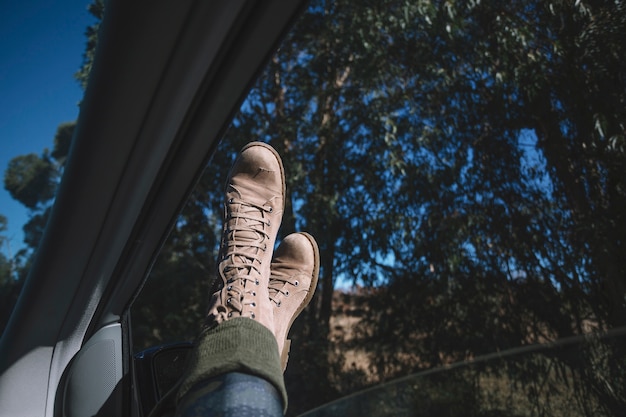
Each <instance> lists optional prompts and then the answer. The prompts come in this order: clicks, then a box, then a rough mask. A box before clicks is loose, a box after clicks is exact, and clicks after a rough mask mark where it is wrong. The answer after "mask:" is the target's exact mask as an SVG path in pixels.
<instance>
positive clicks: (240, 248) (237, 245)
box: [218, 198, 272, 318]
mask: <svg viewBox="0 0 626 417" xmlns="http://www.w3.org/2000/svg"><path fill="white" fill-rule="evenodd" d="M271 212H272V207H270V206H263V205H258V204H254V203H251V202H248V201H243V200H241V199H237V198H230V199H229V200H228V202H227V216H226V222H225V230H224V237H225V242H227V244H226V245H223V254H222V256H221V261H220V264H219V266H218V268H219V272H220V275H221V276H222V277H223V278H224V282H225V287H226V288H225V289H226V294H227V296H226V297H227V298H226V304H227V305H228V307H230V309H231V311H229V312H228V317H231V316H232V314H233V311H236V312H238V313H240V314H243V311H244V309H245V308H246V306H250V307H256V301H255V298H254V297H255V296H256V288H255V287H256V286H258V285H259V284H260V280H259V278H260V276H261V269H260V268H261V259H260V257H261V255H262V253H263V252H265V251H266V250H267V241H268V239H269V235H268V232H267V227H269V226H270V220H269V218H267V216H266V213H271ZM250 316H251V317H252V318H254V312H253V311H252V312H250Z"/></svg>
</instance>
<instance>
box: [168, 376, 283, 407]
mask: <svg viewBox="0 0 626 417" xmlns="http://www.w3.org/2000/svg"><path fill="white" fill-rule="evenodd" d="M176 417H283V405H282V401H281V397H280V395H279V393H278V391H277V390H276V388H274V385H272V384H271V383H269V382H268V381H266V380H265V379H263V378H260V377H258V376H254V375H249V374H244V373H240V372H228V373H225V374H222V375H218V376H216V377H213V378H210V379H208V380H205V381H202V382H200V383H198V384H196V385H195V386H194V387H193V388H192V389H191V390H190V391H189V392H188V393H187V394H185V396H184V397H183V398H181V401H180V402H179V405H178V407H177V409H176Z"/></svg>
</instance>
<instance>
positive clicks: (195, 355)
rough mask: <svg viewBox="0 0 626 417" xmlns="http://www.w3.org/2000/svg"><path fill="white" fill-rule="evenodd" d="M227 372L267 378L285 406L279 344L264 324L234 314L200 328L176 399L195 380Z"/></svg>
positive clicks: (285, 391) (194, 383)
mask: <svg viewBox="0 0 626 417" xmlns="http://www.w3.org/2000/svg"><path fill="white" fill-rule="evenodd" d="M227 372H243V373H247V374H251V375H256V376H259V377H261V378H263V379H265V380H267V381H269V382H270V383H272V385H274V386H275V387H276V389H277V390H278V392H279V393H280V395H281V397H282V399H283V405H284V409H285V410H286V409H287V390H286V388H285V380H284V378H283V370H282V366H281V362H280V355H279V354H278V344H277V343H276V338H275V337H274V334H273V333H272V332H271V331H270V330H269V329H268V328H267V327H265V326H263V325H262V324H260V323H258V322H256V321H254V320H252V319H248V318H235V319H232V320H227V321H224V322H222V323H220V324H218V325H217V326H215V327H212V328H210V329H207V330H205V331H204V332H202V333H201V334H200V336H199V337H198V339H197V340H196V343H195V346H194V349H193V350H192V352H191V354H190V355H189V359H188V362H187V371H186V372H185V375H184V376H183V379H182V382H181V385H180V388H179V390H178V393H177V395H176V400H177V402H178V401H180V399H181V398H182V397H183V396H184V395H185V394H186V393H187V392H188V391H189V390H190V388H192V387H193V386H194V385H196V384H197V383H198V382H201V381H203V380H206V379H209V378H211V377H214V376H217V375H221V374H225V373H227Z"/></svg>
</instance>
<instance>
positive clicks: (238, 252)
mask: <svg viewBox="0 0 626 417" xmlns="http://www.w3.org/2000/svg"><path fill="white" fill-rule="evenodd" d="M284 184H285V180H284V173H283V167H282V162H281V161H280V158H279V157H278V154H277V153H276V152H275V151H274V150H273V149H271V148H270V147H269V146H267V145H265V144H259V143H253V144H250V145H248V146H246V147H245V148H244V150H243V151H242V153H241V155H240V156H239V158H238V159H237V161H236V162H235V164H234V166H233V168H232V170H231V174H230V178H229V181H228V184H227V189H226V210H225V222H224V231H223V235H222V244H221V249H220V261H219V264H218V272H219V275H220V278H221V279H222V284H223V287H222V288H221V290H219V291H218V292H216V293H215V294H214V295H213V297H212V302H211V307H210V310H209V315H208V317H207V324H206V327H205V330H204V331H203V332H202V333H201V335H200V337H199V338H198V339H197V341H196V344H195V346H194V350H193V352H192V354H191V358H190V360H189V363H188V367H187V372H186V374H185V376H184V377H183V380H182V382H181V384H180V386H179V389H178V393H177V395H176V400H177V404H178V406H177V413H176V415H178V416H180V417H183V416H195V415H198V414H197V413H199V412H200V411H201V410H204V411H202V412H203V413H205V412H207V410H212V411H211V413H210V414H209V415H221V416H231V415H232V416H235V415H237V416H241V415H246V414H242V413H244V412H249V415H267V416H274V415H281V414H282V412H283V411H284V410H285V409H286V407H287V394H286V389H285V386H284V379H283V374H282V372H283V370H284V367H285V366H286V360H287V353H288V351H289V343H288V341H286V337H287V334H288V331H289V328H290V326H291V324H292V323H293V321H294V320H295V318H296V316H297V315H298V314H299V313H300V312H301V311H302V309H304V307H305V306H306V305H307V304H308V302H309V301H310V299H311V297H312V293H313V291H314V290H315V286H316V284H317V274H318V271H319V251H318V249H317V244H316V243H315V240H314V239H313V238H312V237H311V236H310V235H308V234H305V233H299V234H294V235H290V236H288V237H287V238H285V240H284V241H283V242H282V243H281V246H280V247H279V249H278V250H277V254H276V255H277V256H276V259H275V260H274V263H270V261H271V260H272V254H273V246H274V242H275V239H276V234H277V232H278V228H279V226H280V223H281V219H282V212H283V207H284V198H285V197H284V196H285V185H284ZM270 265H271V269H272V277H271V278H270ZM274 270H275V271H274ZM279 346H280V350H279ZM279 352H280V354H279ZM281 356H282V359H283V360H282V362H281ZM242 389H243V391H245V393H241V394H239V393H238V391H240V390H242ZM253 394H254V395H253ZM253 398H254V400H252V399H253ZM277 404H278V405H279V407H276V405H277ZM244 410H245V411H244ZM277 410H278V412H279V414H276V412H277Z"/></svg>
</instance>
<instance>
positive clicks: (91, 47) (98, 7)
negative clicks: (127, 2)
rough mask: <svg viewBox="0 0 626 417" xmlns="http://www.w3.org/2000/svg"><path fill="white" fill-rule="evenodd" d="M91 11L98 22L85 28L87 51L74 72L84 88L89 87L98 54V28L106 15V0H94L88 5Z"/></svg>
mask: <svg viewBox="0 0 626 417" xmlns="http://www.w3.org/2000/svg"><path fill="white" fill-rule="evenodd" d="M87 10H88V11H89V13H90V14H91V15H92V16H93V17H95V18H96V22H95V23H94V24H93V25H91V26H88V27H87V29H86V30H85V37H86V38H87V45H86V47H85V53H84V54H83V63H82V65H81V67H80V69H79V70H78V71H76V73H75V74H74V78H76V80H78V82H79V83H80V85H81V87H82V88H83V90H84V89H85V88H86V87H87V81H89V73H90V72H91V67H92V65H93V60H94V57H95V56H96V45H97V44H98V30H99V29H100V22H101V21H102V18H103V17H104V0H94V1H93V2H92V3H90V4H89V6H88V7H87Z"/></svg>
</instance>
